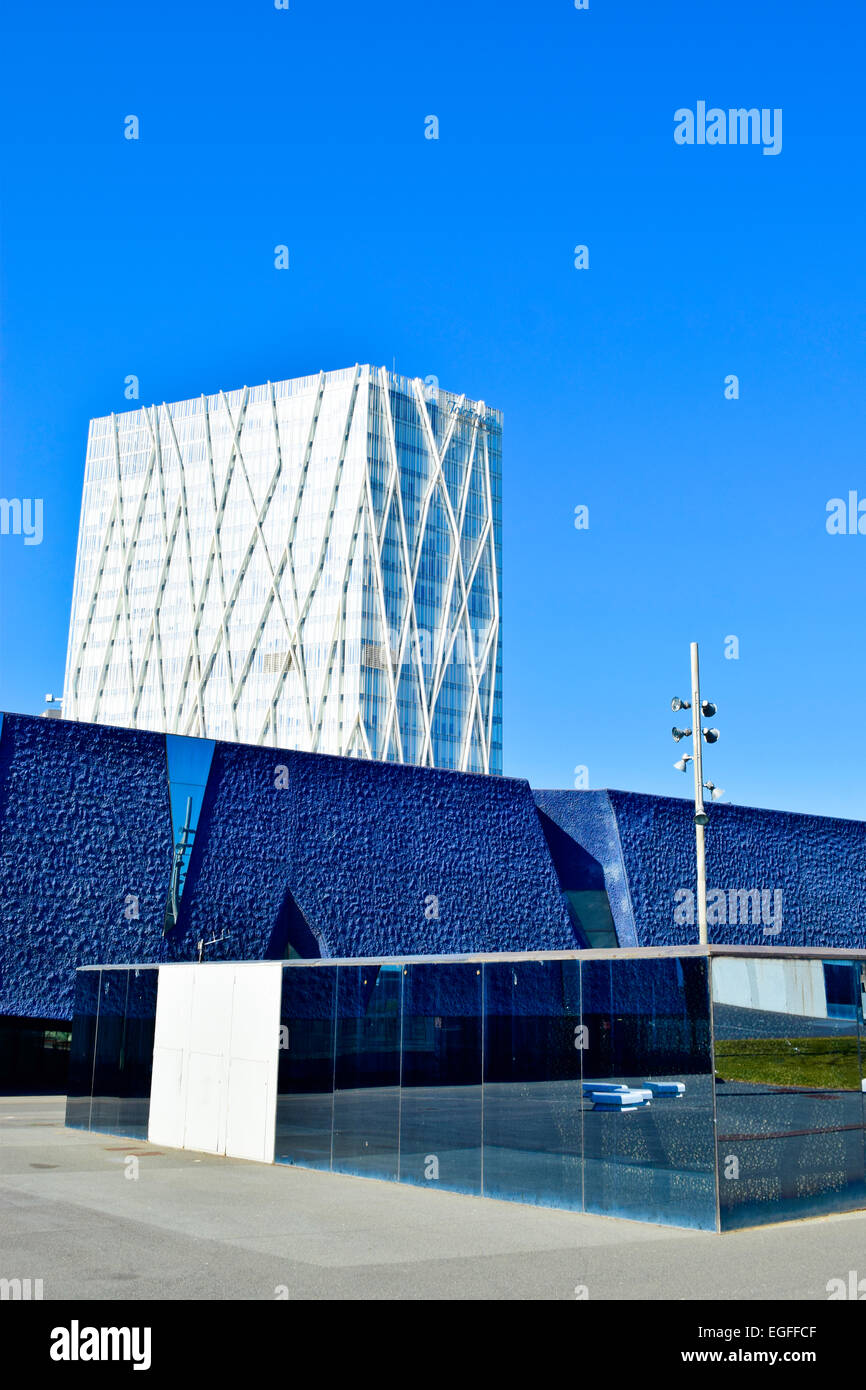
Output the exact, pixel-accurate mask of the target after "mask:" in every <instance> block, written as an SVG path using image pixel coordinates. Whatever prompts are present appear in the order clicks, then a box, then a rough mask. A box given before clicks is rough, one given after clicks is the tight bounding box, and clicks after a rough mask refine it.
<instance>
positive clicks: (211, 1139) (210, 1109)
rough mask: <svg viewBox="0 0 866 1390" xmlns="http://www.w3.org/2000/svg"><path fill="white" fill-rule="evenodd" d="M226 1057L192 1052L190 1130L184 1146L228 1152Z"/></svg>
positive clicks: (188, 1096)
mask: <svg viewBox="0 0 866 1390" xmlns="http://www.w3.org/2000/svg"><path fill="white" fill-rule="evenodd" d="M225 1073H226V1058H225V1057H224V1056H223V1057H213V1056H210V1055H209V1054H208V1053H206V1052H191V1053H190V1054H189V1081H188V1083H187V1090H186V1130H185V1132H184V1139H183V1147H184V1148H185V1149H201V1150H202V1151H203V1152H204V1153H211V1154H218V1153H224V1152H225V1144H224V1142H223V1127H224V1117H223V1101H224V1097H225V1092H226V1085H225Z"/></svg>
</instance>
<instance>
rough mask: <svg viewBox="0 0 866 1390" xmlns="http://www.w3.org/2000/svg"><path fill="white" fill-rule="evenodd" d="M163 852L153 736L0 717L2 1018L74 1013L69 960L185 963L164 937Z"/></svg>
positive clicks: (167, 849)
mask: <svg viewBox="0 0 866 1390" xmlns="http://www.w3.org/2000/svg"><path fill="white" fill-rule="evenodd" d="M171 853H172V847H171V819H170V815H169V804H168V790H167V784H166V777H165V740H164V739H163V738H162V737H161V736H160V735H159V734H152V733H143V732H135V731H132V730H129V729H111V728H105V727H100V726H98V725H91V724H73V723H67V722H66V721H65V720H61V719H35V718H32V717H26V716H24V715H12V714H7V715H6V716H5V718H4V720H3V728H2V734H0V934H2V939H0V1013H3V1014H12V1015H22V1016H26V1017H31V1018H39V1017H42V1018H68V1017H70V1015H71V1005H72V994H73V987H74V971H75V967H76V966H77V965H90V964H94V963H96V962H100V961H105V962H107V963H114V962H120V961H130V960H148V961H150V960H171V959H177V958H181V959H185V958H189V955H190V951H189V948H188V945H186V946H185V943H183V942H182V941H180V940H179V941H177V942H176V943H175V944H174V945H169V944H168V943H164V942H163V937H162V920H163V910H164V907H165V897H166V886H167V884H168V875H169V869H170V865H171ZM128 894H129V895H135V896H137V897H138V911H139V917H138V919H137V920H136V919H134V918H133V919H127V918H126V917H125V915H124V912H125V909H126V907H127V903H126V898H127V895H128Z"/></svg>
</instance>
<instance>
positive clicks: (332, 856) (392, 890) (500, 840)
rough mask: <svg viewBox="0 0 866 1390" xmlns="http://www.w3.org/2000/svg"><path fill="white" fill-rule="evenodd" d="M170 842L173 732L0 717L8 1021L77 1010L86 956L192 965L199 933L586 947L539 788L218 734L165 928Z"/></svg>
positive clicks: (1, 906)
mask: <svg viewBox="0 0 866 1390" xmlns="http://www.w3.org/2000/svg"><path fill="white" fill-rule="evenodd" d="M278 764H283V765H285V766H287V767H288V769H289V775H288V783H289V785H288V787H286V788H277V787H276V786H275V775H274V770H275V767H276V766H277V765H278ZM171 855H172V831H171V819H170V808H169V798H168V785H167V780H166V754H165V739H164V738H163V736H162V735H160V734H154V733H145V732H136V731H132V730H127V729H116V728H112V727H108V726H104V725H93V724H75V723H69V722H66V721H65V720H59V719H58V720H54V719H39V718H34V717H32V716H24V715H6V716H5V719H4V721H3V726H2V730H0V1014H7V1015H17V1016H24V1017H31V1018H32V1017H43V1018H57V1019H61V1018H69V1017H71V1011H72V997H73V985H74V971H75V968H76V966H78V965H90V964H96V963H106V964H113V963H116V962H124V961H125V962H128V961H140V962H159V961H163V960H192V959H194V958H195V946H196V942H197V940H198V939H199V938H200V937H203V938H204V939H206V940H210V938H213V937H224V939H223V940H222V941H219V942H217V943H216V944H214V945H212V946H208V949H207V959H208V960H221V959H236V960H252V959H258V958H260V957H262V956H267V955H277V956H282V954H283V950H284V946H285V935H286V928H289V930H290V935H291V939H292V940H293V942H294V944H295V945H296V946H299V947H300V949H301V950H302V952H305V953H311V954H312V953H315V952H316V951H317V950H318V951H319V952H321V953H322V954H325V955H332V956H341V955H382V954H392V953H395V952H404V953H412V954H419V953H427V952H437V953H438V952H452V951H455V952H457V951H469V950H496V949H512V950H522V949H529V948H535V947H538V946H544V947H546V948H548V949H569V948H572V947H574V946H575V945H576V944H577V943H576V941H575V937H574V933H573V930H572V928H571V925H570V920H569V916H568V913H567V910H566V908H565V906H564V904H563V901H562V898H561V896H560V893H559V888H558V885H557V881H556V875H555V872H554V869H553V865H552V863H551V861H550V856H549V854H548V852H547V848H546V844H545V840H544V836H543V833H542V830H541V826H540V824H539V821H538V817H537V815H536V813H535V807H534V803H533V800H532V794H531V792H530V790H529V787H528V785H527V784H526V783H525V782H520V781H514V780H511V779H506V778H499V777H496V778H484V777H478V776H471V775H466V774H460V773H452V772H441V771H436V770H432V769H422V768H413V767H402V766H398V765H393V764H385V763H367V762H361V761H357V760H354V759H344V758H329V757H322V756H319V755H315V754H303V753H289V752H277V751H275V750H273V749H267V748H251V747H248V746H244V745H240V744H222V743H218V744H217V745H216V749H215V752H214V758H213V764H212V768H211V775H210V778H209V781H208V785H207V790H206V792H205V799H204V804H203V806H202V812H201V817H200V820H199V827H198V832H197V834H196V838H195V846H194V850H193V855H192V859H191V862H190V867H189V873H188V875H187V881H186V886H185V888H184V893H183V897H182V900H181V911H180V917H179V921H178V926H177V929H176V931H175V932H173V933H172V934H171V936H169V937H168V938H164V937H163V935H162V926H163V913H164V908H165V901H166V895H167V891H168V884H169V875H170V867H171ZM130 894H134V895H136V896H137V897H138V910H139V917H138V919H132V920H128V919H127V918H126V917H125V915H124V913H125V908H126V906H127V902H126V899H127V895H130ZM428 895H435V896H436V897H437V898H438V905H439V917H438V919H435V918H429V919H428V918H427V917H426V916H425V899H427V897H428ZM293 905H296V910H295V913H294V922H293V923H290V918H291V916H292V914H291V911H290V909H291V908H292V906H293ZM300 914H303V917H301V916H300ZM304 919H305V922H306V924H308V927H309V932H307V936H306V939H304V932H305V931H306V930H307V928H306V926H305V925H304ZM310 932H312V934H313V935H310Z"/></svg>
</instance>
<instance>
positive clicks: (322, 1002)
mask: <svg viewBox="0 0 866 1390" xmlns="http://www.w3.org/2000/svg"><path fill="white" fill-rule="evenodd" d="M336 986H337V971H336V968H331V969H319V968H318V967H316V968H309V969H303V970H302V969H297V970H284V971H283V983H282V1002H281V1007H280V1052H279V1070H278V1081H277V1123H276V1144H275V1149H274V1158H275V1160H276V1162H277V1163H300V1164H301V1165H303V1166H304V1167H306V1168H330V1166H331V1133H332V1129H333V1123H334V1113H333V1111H334V998H335V994H336Z"/></svg>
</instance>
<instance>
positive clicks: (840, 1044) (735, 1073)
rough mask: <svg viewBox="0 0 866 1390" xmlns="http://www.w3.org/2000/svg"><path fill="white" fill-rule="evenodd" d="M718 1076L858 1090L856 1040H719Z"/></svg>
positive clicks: (818, 1087)
mask: <svg viewBox="0 0 866 1390" xmlns="http://www.w3.org/2000/svg"><path fill="white" fill-rule="evenodd" d="M716 1075H717V1076H719V1077H720V1078H723V1079H724V1080H725V1081H757V1082H764V1083H765V1084H767V1085H769V1086H804V1087H806V1088H807V1089H810V1090H822V1089H825V1088H826V1089H830V1090H836V1091H859V1090H860V1059H859V1056H858V1052H857V1039H856V1038H847V1037H836V1038H729V1039H721V1040H720V1039H719V1038H717V1039H716Z"/></svg>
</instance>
